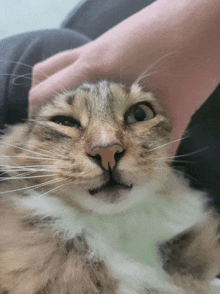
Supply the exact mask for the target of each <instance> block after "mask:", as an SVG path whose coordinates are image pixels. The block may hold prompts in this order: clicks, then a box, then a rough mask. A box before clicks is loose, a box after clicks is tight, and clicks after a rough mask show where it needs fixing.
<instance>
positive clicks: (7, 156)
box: [0, 155, 58, 161]
mask: <svg viewBox="0 0 220 294" xmlns="http://www.w3.org/2000/svg"><path fill="white" fill-rule="evenodd" d="M0 158H27V159H44V160H45V159H46V160H52V161H56V160H58V159H57V158H47V157H34V156H25V155H4V156H0Z"/></svg>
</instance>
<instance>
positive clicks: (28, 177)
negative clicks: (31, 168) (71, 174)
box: [0, 174, 56, 182]
mask: <svg viewBox="0 0 220 294" xmlns="http://www.w3.org/2000/svg"><path fill="white" fill-rule="evenodd" d="M53 176H56V174H49V175H40V176H25V177H24V176H20V175H18V176H16V177H7V178H3V179H0V182H3V181H7V180H23V179H35V178H45V177H53Z"/></svg>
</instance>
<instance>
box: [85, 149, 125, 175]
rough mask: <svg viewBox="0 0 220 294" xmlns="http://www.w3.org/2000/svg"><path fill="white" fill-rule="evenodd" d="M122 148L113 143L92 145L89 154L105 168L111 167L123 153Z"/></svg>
mask: <svg viewBox="0 0 220 294" xmlns="http://www.w3.org/2000/svg"><path fill="white" fill-rule="evenodd" d="M124 152H125V151H124V149H123V147H122V146H121V145H120V144H114V145H110V146H106V147H98V146H96V147H94V148H93V149H92V150H91V151H90V154H89V155H90V156H92V158H93V159H95V160H96V161H97V163H98V164H99V165H100V166H102V167H103V168H104V169H105V170H108V169H109V168H110V169H113V168H114V167H115V165H116V163H117V162H118V161H119V160H120V158H121V157H122V156H123V155H124Z"/></svg>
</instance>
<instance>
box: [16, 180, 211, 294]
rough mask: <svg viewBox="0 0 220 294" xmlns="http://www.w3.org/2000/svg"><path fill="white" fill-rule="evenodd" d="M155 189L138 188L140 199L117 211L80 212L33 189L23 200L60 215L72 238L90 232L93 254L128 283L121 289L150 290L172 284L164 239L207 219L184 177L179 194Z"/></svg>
mask: <svg viewBox="0 0 220 294" xmlns="http://www.w3.org/2000/svg"><path fill="white" fill-rule="evenodd" d="M149 188H150V187H141V188H133V192H132V193H133V194H134V195H133V197H135V194H137V195H138V197H139V199H141V200H140V203H138V204H137V203H136V205H135V206H134V207H132V208H129V209H127V210H125V211H122V212H119V213H115V214H98V213H91V214H90V213H89V214H87V213H79V212H77V211H76V210H74V209H72V208H70V207H67V206H65V205H64V204H63V203H62V202H61V201H60V200H58V199H57V198H55V197H54V196H52V195H47V196H46V195H43V196H41V195H39V194H37V193H36V192H33V191H32V192H31V193H30V194H29V197H25V198H22V199H21V200H20V204H22V206H23V207H26V208H30V209H32V210H33V213H34V214H37V215H42V217H44V216H51V217H54V218H56V219H57V220H56V223H55V225H54V227H53V229H54V230H56V231H62V232H64V236H65V238H67V239H69V238H74V237H76V236H77V235H80V234H81V233H82V232H84V233H85V237H86V240H87V242H88V244H89V247H90V250H91V252H90V256H91V257H96V258H97V257H98V258H100V259H101V260H104V261H105V263H106V264H107V266H108V267H109V269H110V271H112V274H113V275H115V276H116V277H117V278H120V280H121V281H122V283H121V286H120V293H126V294H128V293H129V294H130V293H144V292H145V289H146V288H147V287H157V288H160V287H161V288H162V289H163V290H164V289H165V288H166V286H165V285H166V284H167V287H168V288H169V277H168V276H166V274H165V273H164V272H163V270H162V266H161V261H160V258H159V257H158V254H157V245H158V243H160V242H163V241H165V240H168V239H170V238H171V237H173V236H175V235H177V234H178V233H180V232H183V231H184V230H186V229H188V228H190V227H192V226H193V225H195V224H196V223H197V222H200V221H202V220H203V219H204V218H205V215H204V211H203V205H204V204H203V200H202V199H201V197H200V195H199V194H198V193H196V192H193V191H191V190H190V189H188V188H185V187H182V185H181V182H180V181H178V179H176V182H175V183H174V185H173V187H172V189H171V192H170V193H174V194H175V193H176V195H175V196H176V197H165V196H164V195H155V191H154V190H152V188H151V190H150V189H149ZM140 195H141V196H140ZM171 199H176V201H175V202H174V201H172V200H171Z"/></svg>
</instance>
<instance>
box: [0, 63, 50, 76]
mask: <svg viewBox="0 0 220 294" xmlns="http://www.w3.org/2000/svg"><path fill="white" fill-rule="evenodd" d="M0 62H5V63H12V64H19V65H23V66H25V67H28V68H30V69H31V70H33V66H31V65H29V64H26V63H23V62H19V61H12V60H11V61H10V60H4V59H0ZM27 74H28V73H27ZM29 74H31V73H29ZM38 75H39V76H40V75H41V76H43V77H45V78H49V76H48V75H47V74H45V73H44V72H43V71H41V74H40V73H39V74H38Z"/></svg>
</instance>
